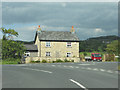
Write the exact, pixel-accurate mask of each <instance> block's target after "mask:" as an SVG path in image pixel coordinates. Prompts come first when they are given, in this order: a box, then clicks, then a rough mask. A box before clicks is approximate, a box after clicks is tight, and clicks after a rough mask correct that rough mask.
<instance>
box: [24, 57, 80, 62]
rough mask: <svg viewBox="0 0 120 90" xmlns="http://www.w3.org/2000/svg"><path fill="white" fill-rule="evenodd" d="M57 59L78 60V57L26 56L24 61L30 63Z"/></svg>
mask: <svg viewBox="0 0 120 90" xmlns="http://www.w3.org/2000/svg"><path fill="white" fill-rule="evenodd" d="M57 59H60V60H62V61H64V60H65V59H67V60H74V62H80V58H42V57H27V58H25V63H30V62H31V61H42V60H46V61H48V62H52V61H56V60H57Z"/></svg>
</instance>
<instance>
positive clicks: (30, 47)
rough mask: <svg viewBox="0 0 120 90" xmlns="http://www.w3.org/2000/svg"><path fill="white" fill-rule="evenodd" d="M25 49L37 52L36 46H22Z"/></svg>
mask: <svg viewBox="0 0 120 90" xmlns="http://www.w3.org/2000/svg"><path fill="white" fill-rule="evenodd" d="M24 46H25V47H26V49H27V51H38V49H37V45H34V44H24Z"/></svg>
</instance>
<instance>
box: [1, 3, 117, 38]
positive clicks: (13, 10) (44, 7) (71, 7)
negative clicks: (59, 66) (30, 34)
mask: <svg viewBox="0 0 120 90" xmlns="http://www.w3.org/2000/svg"><path fill="white" fill-rule="evenodd" d="M2 6H3V7H2V15H3V17H2V19H3V25H5V24H9V25H11V24H23V26H24V25H25V24H31V23H35V24H40V25H45V26H47V27H49V28H47V29H51V30H52V29H53V30H61V29H60V28H59V27H64V29H63V28H62V29H63V30H65V29H67V28H68V29H69V28H70V27H71V26H72V25H74V26H75V27H76V28H79V29H80V30H81V31H80V30H79V31H80V32H79V33H80V34H81V38H83V37H84V38H86V37H85V36H92V35H93V34H91V31H92V30H93V29H95V28H102V29H103V30H104V31H105V32H104V33H102V35H109V34H110V33H111V34H112V33H113V34H116V32H117V31H115V30H117V27H118V25H117V20H118V17H117V15H118V13H117V8H118V6H117V3H40V2H39V3H33V2H30V3H27V2H26V3H25V2H23V3H4V2H3V5H2ZM50 27H53V28H50ZM56 27H58V28H56ZM68 29H67V30H68ZM21 31H22V30H21ZM81 32H82V33H81ZM82 34H83V35H82ZM98 35H99V34H98ZM28 39H29V38H28Z"/></svg>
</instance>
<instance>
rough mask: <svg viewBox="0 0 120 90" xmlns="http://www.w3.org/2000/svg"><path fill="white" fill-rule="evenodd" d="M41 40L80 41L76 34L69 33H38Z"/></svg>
mask: <svg viewBox="0 0 120 90" xmlns="http://www.w3.org/2000/svg"><path fill="white" fill-rule="evenodd" d="M37 34H38V37H39V40H41V41H42V40H55V41H79V38H78V37H77V36H76V34H75V33H74V34H73V33H71V32H67V31H41V32H37Z"/></svg>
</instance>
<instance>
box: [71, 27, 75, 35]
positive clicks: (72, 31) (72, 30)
mask: <svg viewBox="0 0 120 90" xmlns="http://www.w3.org/2000/svg"><path fill="white" fill-rule="evenodd" d="M70 32H71V33H72V34H74V33H75V29H74V26H72V29H71V31H70Z"/></svg>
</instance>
